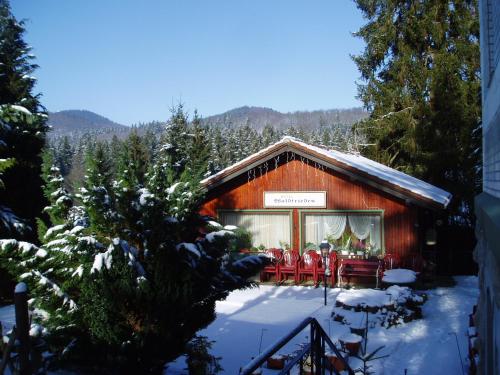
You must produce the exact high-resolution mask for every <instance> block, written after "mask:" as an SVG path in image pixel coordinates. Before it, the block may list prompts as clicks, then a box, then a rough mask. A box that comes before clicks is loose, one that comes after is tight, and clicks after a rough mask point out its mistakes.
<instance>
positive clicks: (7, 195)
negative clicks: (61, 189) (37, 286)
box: [0, 0, 47, 240]
mask: <svg viewBox="0 0 500 375" xmlns="http://www.w3.org/2000/svg"><path fill="white" fill-rule="evenodd" d="M23 34H24V27H23V23H22V22H18V21H16V19H15V18H14V16H13V15H12V14H11V11H10V6H9V3H8V1H7V0H0V41H1V43H0V106H1V107H2V118H1V122H2V126H1V129H0V132H1V139H2V140H3V144H2V147H1V148H0V159H15V161H16V163H15V165H14V166H12V167H11V168H9V169H7V170H5V171H4V175H3V182H4V186H5V188H4V189H3V190H1V191H0V205H3V206H5V207H9V209H10V210H12V211H13V212H14V213H15V215H18V216H19V217H21V218H23V219H25V220H26V221H27V223H28V224H29V226H30V227H31V228H32V229H33V228H34V224H35V218H36V217H38V216H39V215H40V213H41V211H42V208H43V207H44V205H45V204H44V203H45V201H44V198H43V193H42V189H41V186H42V180H41V177H40V174H41V158H40V152H41V150H42V147H43V146H44V142H45V133H46V131H47V126H46V125H45V121H46V116H45V113H44V112H43V108H42V107H41V106H40V103H39V95H34V94H32V91H33V86H34V83H35V79H34V78H33V77H32V76H31V74H32V73H33V71H34V70H35V69H36V67H37V66H36V65H35V64H33V63H32V60H33V57H32V55H30V47H29V46H28V45H27V44H26V43H25V42H24V40H23ZM30 233H31V234H29V233H28V232H26V231H25V232H24V235H25V236H28V238H31V239H33V240H34V239H35V233H34V231H31V232H30ZM13 235H14V236H18V237H19V236H22V235H23V234H21V233H7V232H4V231H3V230H2V232H1V233H0V238H5V237H7V236H13Z"/></svg>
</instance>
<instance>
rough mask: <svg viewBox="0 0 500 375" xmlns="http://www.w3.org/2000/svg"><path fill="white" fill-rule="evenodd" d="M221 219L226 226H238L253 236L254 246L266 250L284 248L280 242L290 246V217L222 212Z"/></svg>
mask: <svg viewBox="0 0 500 375" xmlns="http://www.w3.org/2000/svg"><path fill="white" fill-rule="evenodd" d="M219 218H220V221H221V223H222V224H224V225H236V226H237V227H240V228H245V229H246V230H248V231H249V232H250V233H251V234H252V244H253V246H255V247H259V246H261V245H262V246H264V247H265V248H273V247H282V246H281V245H280V242H282V243H286V244H287V245H290V243H291V241H290V215H289V214H288V213H284V214H271V213H270V214H260V213H255V214H254V213H246V212H221V213H220V214H219Z"/></svg>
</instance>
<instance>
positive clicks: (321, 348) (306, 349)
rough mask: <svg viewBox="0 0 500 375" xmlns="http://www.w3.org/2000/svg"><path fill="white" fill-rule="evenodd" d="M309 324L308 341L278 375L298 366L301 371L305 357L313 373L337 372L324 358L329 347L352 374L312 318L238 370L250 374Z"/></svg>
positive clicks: (287, 372) (350, 373) (242, 374)
mask: <svg viewBox="0 0 500 375" xmlns="http://www.w3.org/2000/svg"><path fill="white" fill-rule="evenodd" d="M308 326H309V329H310V336H309V337H310V341H309V342H308V343H306V344H305V345H303V346H302V348H301V350H299V351H298V352H297V353H296V354H295V356H294V357H292V358H289V359H288V361H287V362H286V364H285V366H284V368H283V369H282V370H281V371H280V372H279V373H278V374H280V375H285V374H290V372H291V370H292V369H293V368H294V367H296V366H298V368H299V374H302V373H303V371H302V370H303V365H304V362H305V359H306V358H308V361H310V365H311V370H312V373H313V374H315V375H324V374H326V373H329V374H332V373H333V374H338V373H339V372H338V371H337V370H336V368H335V367H334V366H331V365H330V364H329V363H328V361H327V358H326V354H325V351H326V349H327V348H329V349H330V350H331V351H332V352H333V353H335V355H336V356H337V358H338V359H339V360H340V361H342V363H343V365H344V366H343V367H344V368H345V370H344V371H347V372H348V373H349V375H354V371H353V370H352V369H351V368H350V367H349V364H348V363H347V361H346V359H345V358H344V356H343V355H342V354H341V353H340V351H339V350H338V349H337V347H336V346H335V344H334V343H333V342H332V340H331V339H330V337H328V335H327V334H326V332H325V331H324V330H323V328H322V327H321V325H320V324H319V323H318V321H317V320H316V319H314V318H311V317H309V318H306V319H304V320H303V321H302V322H301V323H300V324H299V325H298V326H297V327H295V328H294V329H293V330H292V331H290V332H289V333H288V334H287V335H285V336H284V337H282V338H281V339H279V340H278V341H277V342H276V343H274V344H273V345H271V346H270V347H268V348H267V349H266V350H265V351H264V352H263V353H262V354H260V355H259V356H258V357H256V358H255V359H253V360H252V361H251V362H250V363H248V364H247V365H246V366H245V367H243V368H242V369H241V370H240V374H241V375H251V374H252V373H253V372H254V371H255V370H257V369H258V368H259V367H261V366H262V364H263V363H264V362H266V361H267V360H268V358H270V357H272V356H273V355H274V354H275V353H276V352H278V350H280V349H281V348H282V347H284V346H285V345H286V344H288V343H289V342H290V341H291V340H292V339H293V338H294V337H296V336H297V335H298V334H300V333H301V332H302V331H303V330H304V329H305V328H307V327H308Z"/></svg>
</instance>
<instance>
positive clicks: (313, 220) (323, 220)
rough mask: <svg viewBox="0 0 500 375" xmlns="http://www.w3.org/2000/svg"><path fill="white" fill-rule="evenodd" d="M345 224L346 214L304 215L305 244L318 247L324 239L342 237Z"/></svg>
mask: <svg viewBox="0 0 500 375" xmlns="http://www.w3.org/2000/svg"><path fill="white" fill-rule="evenodd" d="M346 224H347V215H346V214H332V215H306V216H305V228H306V238H305V240H306V243H309V242H311V243H313V244H315V245H319V244H320V243H321V241H323V240H324V239H325V238H326V237H329V236H330V237H333V238H334V239H338V238H340V237H342V233H344V230H345V227H346Z"/></svg>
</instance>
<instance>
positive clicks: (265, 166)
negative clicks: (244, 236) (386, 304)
mask: <svg viewBox="0 0 500 375" xmlns="http://www.w3.org/2000/svg"><path fill="white" fill-rule="evenodd" d="M202 184H203V185H204V187H205V188H206V189H207V197H206V202H205V204H204V206H203V208H202V214H205V215H210V216H213V217H215V218H217V219H218V220H219V222H221V223H222V224H224V225H237V226H240V227H244V228H246V229H248V230H249V231H250V232H251V233H252V239H253V245H254V246H255V247H261V248H272V247H282V248H283V247H286V246H290V247H291V248H294V249H300V250H301V251H302V250H303V249H304V248H305V247H306V245H308V246H311V244H314V245H318V244H319V243H320V242H321V240H323V239H328V240H329V242H330V243H332V242H334V243H336V245H337V246H339V247H351V248H353V247H356V246H358V247H363V248H365V249H367V250H368V251H369V252H370V253H371V254H372V255H381V254H384V253H386V252H390V253H396V254H398V255H400V256H405V255H406V254H408V253H410V252H422V250H423V249H424V247H425V243H426V241H425V239H426V236H427V243H431V242H429V233H430V234H432V233H433V232H432V230H433V229H434V228H433V226H434V225H435V212H436V211H439V210H442V209H445V208H446V206H447V205H448V203H449V201H450V199H451V194H450V193H448V192H446V191H444V190H442V189H439V188H437V187H435V186H432V185H430V184H428V183H426V182H424V181H421V180H418V179H416V178H413V177H411V176H408V175H406V174H404V173H402V172H399V171H397V170H394V169H392V168H389V167H386V166H384V165H382V164H379V163H376V162H374V161H373V160H370V159H367V158H364V157H362V156H360V155H358V154H354V153H352V154H351V153H343V152H339V151H336V150H326V149H323V148H320V147H316V146H311V145H308V144H306V143H303V142H301V141H299V140H297V139H294V138H291V137H285V138H283V139H282V140H281V141H279V142H277V143H275V144H273V145H271V146H269V147H267V148H265V149H263V150H261V151H260V152H258V153H256V154H253V155H251V156H249V157H247V158H246V159H244V160H242V161H240V162H238V163H236V164H234V165H232V166H230V167H228V168H226V169H224V170H222V171H220V172H219V173H217V174H215V175H213V176H211V177H209V178H207V179H205V180H203V181H202Z"/></svg>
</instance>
